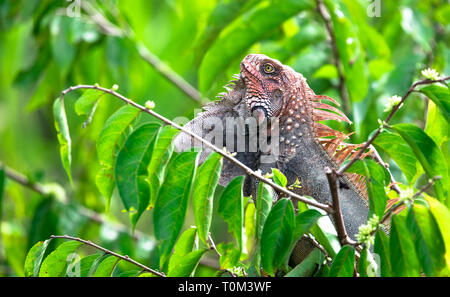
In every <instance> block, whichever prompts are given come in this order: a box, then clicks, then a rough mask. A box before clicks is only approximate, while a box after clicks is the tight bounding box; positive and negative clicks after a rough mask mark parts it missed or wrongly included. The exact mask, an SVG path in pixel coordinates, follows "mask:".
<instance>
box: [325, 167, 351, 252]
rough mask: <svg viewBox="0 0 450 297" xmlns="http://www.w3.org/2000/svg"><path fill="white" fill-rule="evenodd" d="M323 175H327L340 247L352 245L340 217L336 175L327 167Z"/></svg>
mask: <svg viewBox="0 0 450 297" xmlns="http://www.w3.org/2000/svg"><path fill="white" fill-rule="evenodd" d="M325 174H326V175H327V179H328V184H329V185H330V192H331V198H332V201H333V205H332V207H333V210H334V212H333V219H334V223H335V225H336V232H337V235H338V238H339V242H340V243H341V245H346V244H352V245H353V244H354V243H355V242H353V240H351V239H350V238H349V237H348V235H347V230H345V224H344V218H343V216H342V210H341V203H340V201H339V192H338V185H337V174H336V171H335V170H334V169H331V168H329V167H326V168H325Z"/></svg>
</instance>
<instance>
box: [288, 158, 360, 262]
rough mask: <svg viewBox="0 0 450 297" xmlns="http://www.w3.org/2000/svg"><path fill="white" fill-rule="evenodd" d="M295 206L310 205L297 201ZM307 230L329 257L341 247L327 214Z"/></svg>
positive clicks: (304, 209)
mask: <svg viewBox="0 0 450 297" xmlns="http://www.w3.org/2000/svg"><path fill="white" fill-rule="evenodd" d="M355 164H356V163H355ZM297 207H298V210H299V211H300V212H304V211H307V210H308V209H310V207H309V206H308V205H306V204H305V203H303V202H299V203H298V205H297ZM309 231H310V232H311V234H312V235H313V236H314V238H315V239H317V241H318V242H319V243H320V244H321V245H322V246H323V247H324V248H325V250H326V251H327V253H328V254H329V255H330V256H331V257H334V256H336V254H337V253H338V252H339V250H340V248H341V244H340V243H339V239H338V238H337V235H336V231H335V227H334V225H333V223H332V222H331V220H330V219H329V217H328V216H322V217H321V218H319V219H318V220H317V223H316V224H315V225H314V226H312V227H311V228H310V230H309Z"/></svg>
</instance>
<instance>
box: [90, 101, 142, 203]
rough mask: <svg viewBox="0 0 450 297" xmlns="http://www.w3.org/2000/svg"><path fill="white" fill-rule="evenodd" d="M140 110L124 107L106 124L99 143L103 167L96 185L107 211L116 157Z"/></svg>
mask: <svg viewBox="0 0 450 297" xmlns="http://www.w3.org/2000/svg"><path fill="white" fill-rule="evenodd" d="M139 113H140V110H139V109H137V108H134V107H133V106H128V105H127V106H123V107H122V108H120V109H119V110H117V111H116V112H115V113H114V114H113V115H112V116H111V117H110V118H109V119H108V120H107V121H106V123H105V125H104V126H103V129H102V131H101V132H100V135H99V137H98V141H97V156H98V160H99V162H100V165H101V166H102V167H101V169H100V170H99V172H98V173H97V176H96V179H95V183H96V185H97V188H98V189H99V191H100V193H101V194H102V195H103V196H104V197H105V198H106V211H108V210H109V204H110V201H111V196H112V192H113V190H114V187H115V185H116V181H115V178H114V167H115V163H116V156H117V153H118V152H119V150H120V149H121V148H122V146H123V144H124V143H125V140H126V137H127V136H128V133H127V132H128V130H129V127H130V126H131V124H132V123H133V122H134V121H135V120H136V118H137V116H138V115H139Z"/></svg>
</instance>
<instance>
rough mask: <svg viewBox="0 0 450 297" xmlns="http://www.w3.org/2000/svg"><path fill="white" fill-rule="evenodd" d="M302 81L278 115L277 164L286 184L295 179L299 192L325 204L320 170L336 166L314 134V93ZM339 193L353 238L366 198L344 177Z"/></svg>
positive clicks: (328, 198) (362, 220) (326, 195)
mask: <svg viewBox="0 0 450 297" xmlns="http://www.w3.org/2000/svg"><path fill="white" fill-rule="evenodd" d="M302 83H303V82H300V83H298V84H295V85H294V87H293V91H292V93H291V94H290V98H289V100H288V104H287V105H286V106H285V108H284V109H283V111H282V113H281V114H280V116H279V122H280V157H279V160H278V164H277V166H278V167H279V169H280V170H281V171H282V172H283V173H284V174H285V175H286V177H287V178H288V182H289V184H292V183H293V182H294V181H295V180H296V179H298V180H299V181H300V183H301V188H300V189H299V190H298V192H299V193H300V194H303V195H308V196H311V197H314V198H315V199H316V200H318V201H320V202H322V203H327V202H331V195H330V189H329V184H328V180H327V178H326V175H325V170H324V169H325V167H330V168H337V167H338V165H337V164H336V162H335V161H334V160H333V158H332V157H331V156H330V155H329V154H328V153H327V152H326V151H325V149H324V148H323V146H322V145H321V144H320V143H319V141H318V139H317V137H316V133H315V129H314V122H315V121H314V110H313V107H312V105H311V104H309V102H311V97H312V96H315V95H314V93H313V92H312V91H311V90H310V89H309V87H308V88H307V87H305V86H302ZM305 85H306V83H305ZM339 196H340V199H341V201H342V209H343V216H344V221H345V222H346V228H347V229H348V233H349V235H350V236H351V237H353V236H354V235H355V234H356V233H357V232H358V227H359V226H360V225H361V224H364V223H365V221H366V219H367V212H368V211H367V205H368V203H367V200H366V199H365V197H364V195H363V194H362V193H361V191H359V189H358V187H357V186H356V185H354V184H353V182H352V181H351V180H350V179H348V178H347V177H346V176H343V177H341V178H340V179H339Z"/></svg>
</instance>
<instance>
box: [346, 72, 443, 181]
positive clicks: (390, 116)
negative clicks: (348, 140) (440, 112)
mask: <svg viewBox="0 0 450 297" xmlns="http://www.w3.org/2000/svg"><path fill="white" fill-rule="evenodd" d="M449 79H450V76H447V77H444V78H441V79H437V80H431V79H424V80H420V81H417V82H415V83H413V84H412V85H411V87H410V88H409V89H408V91H407V92H406V93H405V95H403V97H402V99H401V100H400V102H399V103H398V104H397V105H395V106H394V107H393V108H392V110H391V112H390V113H389V115H388V116H387V118H386V120H385V121H384V123H386V124H388V123H389V121H390V120H391V119H392V117H393V116H394V115H395V113H396V112H397V111H398V110H399V108H400V107H401V106H402V105H403V103H404V102H405V100H406V99H407V98H408V96H409V95H410V94H411V93H412V92H413V91H414V90H415V88H416V87H417V86H419V85H427V84H432V83H437V82H440V83H445V81H447V80H449ZM383 129H384V127H379V128H378V129H377V130H376V132H375V133H374V134H373V135H372V137H371V138H370V139H369V140H368V141H367V142H366V143H365V144H364V146H363V147H362V148H361V149H360V150H359V151H358V153H357V154H356V155H355V157H353V159H351V160H350V161H349V162H347V164H345V165H344V166H342V167H341V168H339V170H338V171H337V174H338V175H342V174H343V173H344V172H345V171H346V170H347V169H349V168H350V166H352V165H353V163H355V162H356V161H357V160H359V158H360V157H361V156H362V154H363V153H364V151H365V150H366V149H367V148H368V147H369V146H370V145H372V143H373V142H374V141H375V139H376V138H377V137H378V136H379V135H380V134H381V132H382V131H383Z"/></svg>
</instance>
